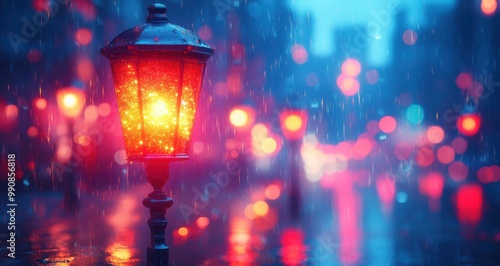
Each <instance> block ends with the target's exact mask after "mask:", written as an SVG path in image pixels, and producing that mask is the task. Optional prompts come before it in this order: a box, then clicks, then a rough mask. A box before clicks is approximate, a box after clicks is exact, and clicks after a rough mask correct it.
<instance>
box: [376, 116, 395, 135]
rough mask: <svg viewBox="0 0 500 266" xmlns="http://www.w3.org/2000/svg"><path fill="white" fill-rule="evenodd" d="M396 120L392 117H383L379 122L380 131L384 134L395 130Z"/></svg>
mask: <svg viewBox="0 0 500 266" xmlns="http://www.w3.org/2000/svg"><path fill="white" fill-rule="evenodd" d="M396 125H397V122H396V119H395V118H394V117H392V116H384V117H382V118H381V119H380V121H379V128H380V131H382V132H384V133H392V132H394V130H396Z"/></svg>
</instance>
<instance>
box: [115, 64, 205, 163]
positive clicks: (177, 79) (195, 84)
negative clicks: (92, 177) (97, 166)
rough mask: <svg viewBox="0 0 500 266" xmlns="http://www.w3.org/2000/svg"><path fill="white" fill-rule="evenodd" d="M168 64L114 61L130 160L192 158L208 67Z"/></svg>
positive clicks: (117, 93) (117, 92)
mask: <svg viewBox="0 0 500 266" xmlns="http://www.w3.org/2000/svg"><path fill="white" fill-rule="evenodd" d="M168 59H172V58H152V59H148V58H146V59H141V60H139V61H138V62H135V61H126V60H112V61H111V65H112V69H113V76H114V81H115V91H116V96H117V102H118V109H119V112H120V120H121V124H122V129H123V134H124V140H125V147H126V151H127V155H128V156H129V157H130V156H137V157H139V158H142V157H144V156H147V155H156V156H172V157H177V156H184V155H187V154H189V149H190V147H189V142H190V139H191V130H192V127H193V122H194V118H195V114H196V107H197V104H198V98H199V94H200V88H201V81H202V77H203V69H204V63H201V62H198V61H194V60H188V59H184V61H183V63H182V64H181V62H180V61H179V60H177V61H175V60H168ZM181 66H182V69H183V70H184V71H183V72H182V73H181V72H180V71H181ZM139 72H140V76H138V73H139ZM180 86H182V87H180ZM141 115H142V117H141Z"/></svg>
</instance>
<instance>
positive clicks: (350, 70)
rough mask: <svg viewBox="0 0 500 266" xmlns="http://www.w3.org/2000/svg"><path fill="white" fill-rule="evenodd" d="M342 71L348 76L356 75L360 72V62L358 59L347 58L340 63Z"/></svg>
mask: <svg viewBox="0 0 500 266" xmlns="http://www.w3.org/2000/svg"><path fill="white" fill-rule="evenodd" d="M341 69H342V73H343V74H345V75H347V76H349V77H353V78H354V77H357V76H358V75H359V73H360V72H361V64H360V63H359V61H358V60H356V59H352V58H349V59H347V60H345V61H344V62H343V63H342V67H341Z"/></svg>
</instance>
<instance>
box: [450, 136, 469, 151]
mask: <svg viewBox="0 0 500 266" xmlns="http://www.w3.org/2000/svg"><path fill="white" fill-rule="evenodd" d="M451 147H452V148H453V150H454V151H455V153H456V154H463V153H465V151H466V150H467V140H465V139H464V138H462V137H456V138H454V139H453V140H452V141H451Z"/></svg>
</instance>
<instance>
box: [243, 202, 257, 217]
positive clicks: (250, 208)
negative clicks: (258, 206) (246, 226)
mask: <svg viewBox="0 0 500 266" xmlns="http://www.w3.org/2000/svg"><path fill="white" fill-rule="evenodd" d="M245 216H246V217H247V218H248V219H251V220H253V219H255V218H257V215H255V213H254V211H253V204H248V205H247V206H246V207H245Z"/></svg>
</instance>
